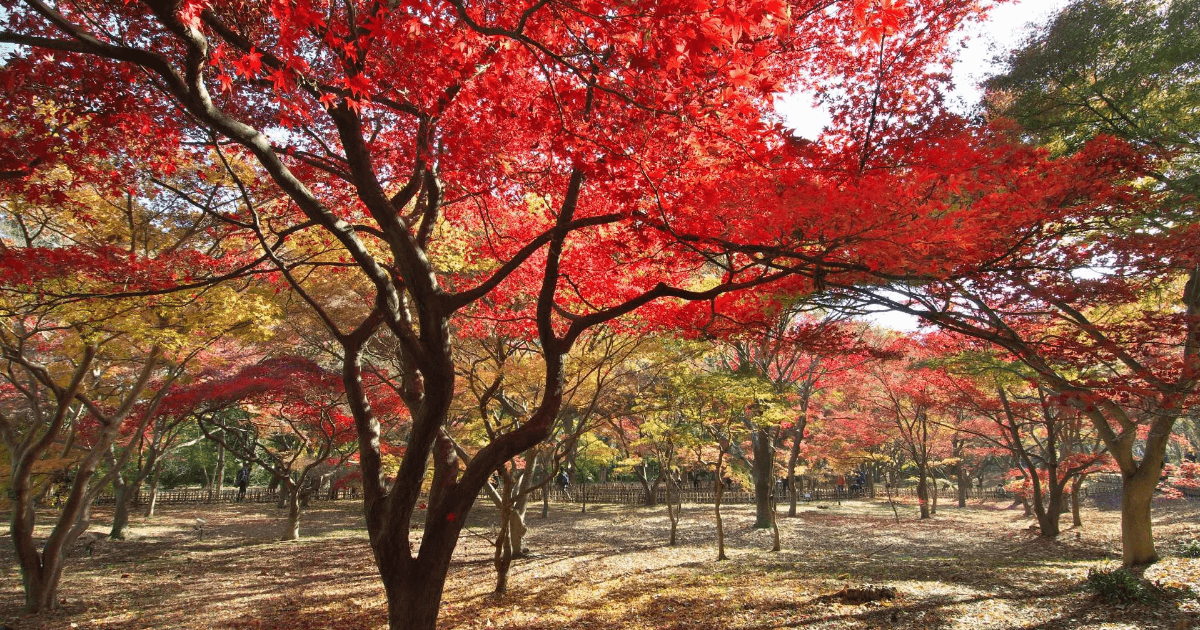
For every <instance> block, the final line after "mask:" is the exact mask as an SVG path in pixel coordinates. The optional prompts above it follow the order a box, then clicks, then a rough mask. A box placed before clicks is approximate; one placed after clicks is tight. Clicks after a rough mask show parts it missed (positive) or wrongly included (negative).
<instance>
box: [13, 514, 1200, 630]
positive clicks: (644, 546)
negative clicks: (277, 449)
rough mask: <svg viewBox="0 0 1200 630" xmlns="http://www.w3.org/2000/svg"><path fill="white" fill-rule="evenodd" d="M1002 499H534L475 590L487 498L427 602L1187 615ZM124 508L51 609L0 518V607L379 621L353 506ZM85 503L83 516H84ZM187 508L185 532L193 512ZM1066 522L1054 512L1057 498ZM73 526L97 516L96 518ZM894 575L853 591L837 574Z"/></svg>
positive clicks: (61, 619) (603, 619)
mask: <svg viewBox="0 0 1200 630" xmlns="http://www.w3.org/2000/svg"><path fill="white" fill-rule="evenodd" d="M1005 508H1006V505H1005V504H1000V503H984V504H977V503H975V504H972V505H971V506H970V507H968V508H966V509H958V508H953V507H950V508H948V507H942V508H941V509H940V510H939V513H938V515H937V516H936V517H935V518H933V519H931V520H928V521H924V522H922V521H918V520H916V519H915V518H914V517H915V511H916V510H915V508H914V507H912V506H903V507H902V508H901V516H902V518H901V522H900V523H899V524H896V523H895V521H894V520H893V519H892V514H891V509H890V508H889V507H888V506H887V504H886V503H885V502H866V501H863V502H858V501H856V502H846V503H843V504H841V505H836V504H827V505H824V506H813V505H809V506H805V507H804V511H803V512H802V513H801V515H800V516H799V517H797V518H793V519H788V518H781V519H780V526H781V533H782V536H783V549H784V551H782V552H779V553H771V552H769V551H767V550H768V549H770V543H771V535H770V531H769V530H754V529H752V528H751V527H750V525H751V523H752V522H753V517H754V514H753V511H752V509H751V508H750V507H749V506H729V507H726V508H725V509H724V510H723V512H724V514H725V515H726V518H727V520H726V531H728V532H730V534H729V536H728V539H727V553H728V554H729V555H730V560H729V561H727V562H717V561H716V560H715V558H716V546H715V534H714V531H713V518H712V508H711V506H685V507H684V513H683V520H682V522H681V531H680V540H681V541H682V542H681V544H680V545H679V546H677V547H674V548H671V547H667V546H665V542H666V540H667V528H668V526H669V523H668V521H667V518H666V510H665V508H661V507H660V508H631V507H623V506H611V505H600V506H589V507H588V512H587V513H586V514H581V513H580V512H579V507H578V506H568V505H554V506H552V512H551V514H550V517H549V518H547V519H542V518H540V516H539V515H538V514H536V513H534V512H533V511H532V510H531V515H530V517H529V525H530V527H531V529H530V533H529V536H528V539H527V540H528V546H529V547H530V549H531V550H532V552H533V556H532V557H530V558H527V559H523V560H519V561H517V562H516V563H514V565H513V569H512V575H511V578H510V581H509V594H508V595H507V596H506V597H504V598H503V599H501V600H499V601H496V600H493V599H492V598H491V597H490V592H491V589H492V586H493V580H494V574H493V570H492V565H491V560H490V558H491V550H490V546H489V541H488V539H489V538H490V537H491V536H492V535H493V532H494V526H493V517H494V510H492V509H491V508H488V507H481V508H479V509H477V510H476V511H475V513H474V514H473V515H472V518H471V521H470V522H469V526H468V529H467V533H465V534H464V536H463V539H462V541H461V543H460V547H459V552H458V554H457V556H456V560H455V563H454V567H453V569H452V574H451V578H450V582H449V586H448V588H447V591H446V596H445V600H444V604H443V607H442V618H441V619H442V620H441V623H440V627H441V628H446V629H456V630H457V629H463V630H466V629H474V628H524V629H530V630H535V629H536V630H552V629H558V628H575V629H585V628H597V629H600V628H603V629H605V630H609V629H612V628H628V629H637V630H643V629H645V630H649V629H651V628H654V629H666V630H682V629H686V628H696V629H701V628H704V629H707V628H721V629H725V628H727V629H739V630H758V629H764V630H765V629H767V628H813V629H832V628H864V629H865V628H930V629H938V630H942V629H945V630H951V629H960V628H961V629H966V628H996V629H1001V628H1003V629H1009V628H1030V629H1039V630H1040V629H1045V630H1050V629H1059V628H1061V629H1068V628H1112V629H1125V628H1129V629H1133V628H1161V629H1165V630H1185V629H1188V628H1200V604H1198V602H1197V601H1196V600H1195V599H1188V598H1182V599H1178V598H1177V599H1165V600H1160V601H1157V602H1153V603H1148V604H1136V605H1129V606H1125V607H1117V606H1112V605H1109V604H1105V603H1102V602H1100V601H1097V600H1095V599H1094V598H1092V597H1091V595H1090V593H1089V592H1088V591H1087V590H1086V589H1085V588H1084V586H1083V581H1084V577H1085V576H1086V574H1087V571H1088V569H1089V568H1093V567H1113V566H1116V564H1117V562H1116V561H1117V559H1119V557H1120V546H1119V545H1120V540H1119V531H1118V515H1117V514H1116V513H1113V512H1100V511H1095V510H1088V511H1085V513H1084V526H1083V527H1082V528H1079V529H1078V530H1074V529H1068V530H1067V531H1065V532H1064V533H1063V535H1062V536H1060V537H1059V539H1058V540H1054V541H1048V540H1043V539H1040V538H1038V537H1037V536H1036V531H1035V530H1030V528H1029V525H1030V521H1029V519H1027V518H1024V517H1023V516H1021V512H1020V510H1008V509H1005ZM160 514H161V515H160V516H158V517H155V518H154V519H153V520H151V521H145V520H142V521H135V522H134V527H133V534H134V535H133V537H132V539H130V540H128V541H124V542H117V541H107V540H103V541H100V542H98V543H96V544H95V545H94V549H93V555H92V556H91V557H88V556H87V554H86V552H84V551H83V549H82V547H80V548H79V549H78V552H77V553H76V555H75V557H74V558H73V559H72V560H71V562H70V565H69V566H68V568H67V572H66V575H65V576H64V578H63V583H62V586H61V588H60V591H59V596H60V599H61V600H62V609H61V610H60V611H58V612H56V613H54V614H50V615H41V616H35V617H27V616H24V615H22V613H21V611H20V606H21V603H22V595H21V589H20V575H19V573H18V572H17V569H16V565H15V562H14V560H13V557H12V545H11V541H10V540H9V539H8V538H7V536H5V537H0V567H3V573H2V575H3V580H2V581H0V624H3V626H7V627H8V628H14V629H19V630H27V629H28V630H34V629H36V630H50V629H59V628H63V629H66V628H79V629H101V628H103V629H150V628H155V629H165V628H180V629H189V630H190V629H200V628H222V629H250V628H289V629H306V628H312V629H316V628H346V629H357V628H362V629H368V628H369V629H372V630H377V629H381V628H384V627H385V626H386V610H385V609H386V603H385V601H384V597H383V591H382V588H381V586H380V582H379V578H378V576H377V574H376V573H375V569H374V566H373V564H372V562H371V554H370V550H369V548H368V546H367V541H366V534H365V532H364V531H363V530H362V527H361V507H360V506H359V505H358V504H357V503H355V502H352V501H342V502H337V503H324V504H321V505H319V506H317V507H314V508H312V509H310V510H308V511H307V512H306V513H305V515H304V521H303V523H302V525H301V533H302V534H303V535H304V536H306V538H305V539H304V540H301V541H299V542H277V541H276V540H275V538H277V537H278V535H279V534H280V533H281V531H282V529H283V521H284V514H283V512H282V511H277V510H275V509H274V507H273V506H269V505H245V504H242V505H220V506H194V507H168V508H166V509H164V510H161V512H160ZM1155 515H1156V518H1155V535H1156V537H1157V540H1158V541H1159V543H1158V544H1159V551H1160V553H1161V554H1163V555H1164V556H1166V559H1165V560H1163V561H1162V562H1159V563H1158V564H1156V565H1153V566H1151V567H1150V568H1149V569H1147V570H1146V572H1145V576H1146V577H1147V578H1149V579H1151V580H1157V581H1160V582H1162V583H1164V584H1167V583H1170V584H1178V585H1183V586H1190V587H1191V588H1192V589H1193V590H1194V591H1200V560H1198V559H1186V558H1178V557H1171V556H1170V553H1171V552H1172V551H1173V550H1174V549H1176V548H1177V546H1178V544H1179V543H1180V542H1181V541H1183V540H1190V539H1196V538H1200V503H1191V504H1188V503H1176V504H1163V505H1161V506H1156V508H1155ZM106 516H107V515H106V514H104V513H103V512H101V513H99V514H98V515H97V519H96V522H97V523H103V522H104V521H105V518H106ZM197 518H203V519H205V520H206V521H207V525H206V527H205V529H204V538H203V540H201V539H200V538H199V536H198V532H197V531H196V529H195V524H196V519H197ZM1064 520H1065V522H1066V523H1067V524H1069V522H1070V520H1069V515H1068V516H1066V517H1065V519H1064ZM93 531H97V532H103V531H105V529H104V528H103V527H102V526H100V525H96V526H95V527H94V528H93ZM868 587H878V588H884V587H886V588H890V589H894V591H895V597H894V598H892V599H888V598H883V599H880V600H878V601H871V602H867V603H855V602H854V600H848V601H846V600H843V599H842V598H838V597H834V595H836V594H837V593H839V592H848V591H846V589H866V588H868Z"/></svg>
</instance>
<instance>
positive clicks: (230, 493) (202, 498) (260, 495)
mask: <svg viewBox="0 0 1200 630" xmlns="http://www.w3.org/2000/svg"><path fill="white" fill-rule="evenodd" d="M237 495H238V491H237V488H232V489H230V488H224V489H222V490H221V493H220V494H219V495H217V494H215V493H210V492H209V491H208V490H206V489H204V488H177V489H172V490H159V491H158V496H157V497H156V498H155V502H156V503H157V504H158V505H182V504H196V503H234V502H236V501H237V500H238V499H237ZM357 498H358V493H357V492H355V491H352V490H351V489H348V488H341V489H339V490H338V491H337V492H335V493H334V494H333V495H330V493H329V492H319V493H313V494H311V495H309V497H308V502H309V503H312V502H314V501H328V500H337V499H357ZM242 500H243V501H246V502H248V503H275V502H277V501H279V491H278V490H268V489H267V488H247V489H246V496H245V497H243V498H242ZM149 502H150V492H149V491H147V490H145V489H142V490H141V491H139V492H138V495H137V497H135V498H134V504H135V505H145V504H147V503H149ZM114 503H116V496H114V495H113V494H111V493H108V494H102V495H100V496H99V497H98V498H97V499H96V503H95V505H112V504H114Z"/></svg>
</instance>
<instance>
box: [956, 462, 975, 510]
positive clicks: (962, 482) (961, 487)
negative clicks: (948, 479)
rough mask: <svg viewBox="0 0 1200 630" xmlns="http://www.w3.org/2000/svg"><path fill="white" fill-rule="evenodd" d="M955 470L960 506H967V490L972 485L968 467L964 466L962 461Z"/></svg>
mask: <svg viewBox="0 0 1200 630" xmlns="http://www.w3.org/2000/svg"><path fill="white" fill-rule="evenodd" d="M955 472H956V473H957V474H956V475H955V477H956V478H957V481H958V507H960V508H965V507H967V490H969V489H970V487H971V477H970V476H969V475H968V474H967V467H966V466H963V465H962V463H961V462H959V464H958V466H956V467H955Z"/></svg>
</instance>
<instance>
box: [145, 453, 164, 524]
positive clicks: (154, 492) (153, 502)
mask: <svg viewBox="0 0 1200 630" xmlns="http://www.w3.org/2000/svg"><path fill="white" fill-rule="evenodd" d="M161 474H162V465H161V464H155V465H154V477H153V478H151V479H150V500H149V501H148V502H147V504H146V514H145V516H146V518H153V517H154V508H155V506H157V505H158V478H159V476H160V475H161Z"/></svg>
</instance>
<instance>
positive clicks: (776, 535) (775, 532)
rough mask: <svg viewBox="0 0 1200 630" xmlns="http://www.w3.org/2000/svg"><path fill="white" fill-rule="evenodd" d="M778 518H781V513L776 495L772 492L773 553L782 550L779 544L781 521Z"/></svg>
mask: <svg viewBox="0 0 1200 630" xmlns="http://www.w3.org/2000/svg"><path fill="white" fill-rule="evenodd" d="M778 516H779V512H778V509H777V507H776V505H775V493H773V492H772V493H771V538H772V544H771V551H779V550H780V549H782V547H781V546H780V543H779V521H778V520H777V518H778Z"/></svg>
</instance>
